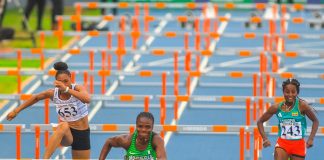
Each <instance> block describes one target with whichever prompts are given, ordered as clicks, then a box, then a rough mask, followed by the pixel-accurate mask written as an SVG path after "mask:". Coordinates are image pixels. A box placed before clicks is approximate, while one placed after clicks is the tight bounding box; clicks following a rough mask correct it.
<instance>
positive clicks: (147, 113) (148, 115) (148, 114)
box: [136, 112, 154, 124]
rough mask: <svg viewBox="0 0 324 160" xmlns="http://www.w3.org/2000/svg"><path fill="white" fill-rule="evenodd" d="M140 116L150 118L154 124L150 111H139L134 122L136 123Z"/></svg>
mask: <svg viewBox="0 0 324 160" xmlns="http://www.w3.org/2000/svg"><path fill="white" fill-rule="evenodd" d="M142 117H145V118H147V119H150V120H152V124H154V116H153V114H152V113H150V112H141V113H139V114H138V115H137V118H136V123H137V122H138V120H139V119H140V118H142Z"/></svg>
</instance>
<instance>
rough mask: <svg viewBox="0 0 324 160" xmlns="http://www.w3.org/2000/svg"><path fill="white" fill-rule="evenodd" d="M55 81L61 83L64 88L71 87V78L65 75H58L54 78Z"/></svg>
mask: <svg viewBox="0 0 324 160" xmlns="http://www.w3.org/2000/svg"><path fill="white" fill-rule="evenodd" d="M56 80H57V81H60V82H62V83H63V84H64V85H65V86H70V85H71V77H70V76H69V75H67V74H64V73H62V74H59V75H57V76H56Z"/></svg>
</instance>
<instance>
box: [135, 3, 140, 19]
mask: <svg viewBox="0 0 324 160" xmlns="http://www.w3.org/2000/svg"><path fill="white" fill-rule="evenodd" d="M134 15H135V16H139V15H140V6H139V5H138V4H135V6H134Z"/></svg>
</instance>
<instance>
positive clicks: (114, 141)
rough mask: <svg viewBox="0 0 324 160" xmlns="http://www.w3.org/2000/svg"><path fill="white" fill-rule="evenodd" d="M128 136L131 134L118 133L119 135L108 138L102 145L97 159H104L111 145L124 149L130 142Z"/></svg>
mask: <svg viewBox="0 0 324 160" xmlns="http://www.w3.org/2000/svg"><path fill="white" fill-rule="evenodd" d="M129 137H131V136H130V135H119V136H115V137H111V138H108V139H107V140H106V142H105V144H104V145H103V146H102V149H101V152H100V157H99V159H100V160H104V159H106V157H107V155H108V153H109V152H110V150H111V148H112V147H123V148H124V149H127V148H128V147H129V146H130V143H131V138H129Z"/></svg>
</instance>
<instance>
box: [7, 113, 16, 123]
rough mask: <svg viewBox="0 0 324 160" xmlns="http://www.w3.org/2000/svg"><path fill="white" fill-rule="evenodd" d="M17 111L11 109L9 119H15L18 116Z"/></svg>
mask: <svg viewBox="0 0 324 160" xmlns="http://www.w3.org/2000/svg"><path fill="white" fill-rule="evenodd" d="M17 114H18V113H17V112H16V111H15V110H13V111H11V112H10V113H9V114H8V115H7V120H8V121H11V120H12V119H14V118H15V117H16V116H17Z"/></svg>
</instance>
